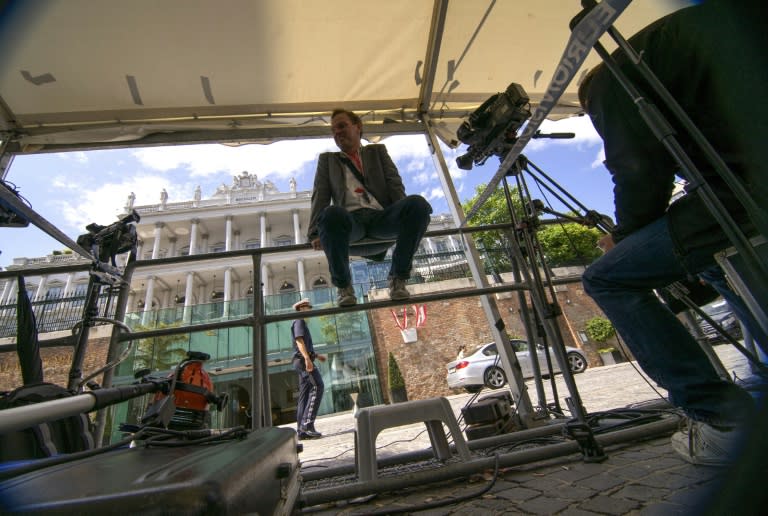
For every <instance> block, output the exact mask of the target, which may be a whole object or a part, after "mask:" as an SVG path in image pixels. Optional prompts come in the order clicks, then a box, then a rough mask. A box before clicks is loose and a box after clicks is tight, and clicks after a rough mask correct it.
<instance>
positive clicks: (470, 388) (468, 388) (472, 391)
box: [464, 385, 483, 394]
mask: <svg viewBox="0 0 768 516" xmlns="http://www.w3.org/2000/svg"><path fill="white" fill-rule="evenodd" d="M464 390H465V391H467V392H468V393H470V394H475V393H478V392H480V391H482V390H483V386H482V385H467V386H466V387H464Z"/></svg>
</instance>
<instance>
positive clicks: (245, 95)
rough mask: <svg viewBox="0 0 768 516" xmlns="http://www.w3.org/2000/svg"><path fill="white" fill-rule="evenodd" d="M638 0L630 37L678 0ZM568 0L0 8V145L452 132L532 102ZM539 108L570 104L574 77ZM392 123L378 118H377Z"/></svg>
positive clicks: (140, 0)
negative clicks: (340, 122) (426, 123)
mask: <svg viewBox="0 0 768 516" xmlns="http://www.w3.org/2000/svg"><path fill="white" fill-rule="evenodd" d="M683 5H684V3H683V2H682V1H680V0H678V1H673V0H637V1H635V2H632V4H631V5H630V6H629V7H628V8H627V10H626V11H625V13H624V14H623V15H622V16H621V17H620V18H619V20H618V22H617V23H616V27H617V28H618V29H619V30H620V31H621V32H622V33H623V34H624V35H625V36H629V35H631V34H633V33H634V32H636V31H637V30H638V29H640V28H641V27H643V26H645V25H647V24H648V23H649V22H651V21H653V20H655V19H657V18H659V17H660V16H662V15H664V14H666V13H668V12H671V11H673V10H675V9H677V8H680V7H681V6H683ZM580 9H581V6H580V2H579V0H496V1H493V0H434V1H433V0H384V1H374V0H324V1H310V0H221V1H217V2H213V1H209V0H162V1H160V0H132V1H130V2H126V1H121V0H34V1H11V2H8V3H6V5H5V8H4V12H3V15H2V18H0V51H1V52H2V59H0V114H2V117H1V118H0V130H2V131H4V132H6V134H8V135H9V136H8V137H6V138H3V139H4V140H6V141H10V143H11V144H10V146H9V147H8V148H7V151H8V152H11V153H14V154H16V153H25V152H46V151H54V150H68V149H82V148H99V147H105V146H109V147H114V146H126V145H134V146H143V145H157V144H169V143H197V142H213V141H220V142H230V143H232V142H235V143H245V142H254V141H261V142H266V141H273V140H275V139H281V138H298V137H305V136H317V135H321V134H322V135H326V134H328V128H327V121H328V116H327V115H328V114H329V112H330V111H331V110H332V109H333V108H335V107H345V108H348V109H351V110H354V111H356V112H358V113H361V114H362V113H367V114H366V115H365V117H364V120H365V122H366V124H367V127H366V133H367V134H369V135H370V134H375V133H379V134H388V133H393V132H415V131H418V130H419V127H420V126H421V120H422V118H421V116H420V114H421V113H428V114H429V115H430V116H431V118H432V119H434V120H437V121H443V122H446V124H447V125H446V128H447V130H449V131H455V128H456V127H457V126H458V124H459V123H460V121H461V119H462V118H463V117H466V115H468V114H469V113H471V112H472V111H473V110H474V109H475V108H477V107H478V106H479V105H480V104H481V103H482V102H483V101H484V100H485V99H487V98H488V97H489V96H490V95H492V94H494V93H496V92H499V91H503V90H504V89H505V88H506V87H507V85H508V84H509V83H511V82H517V83H520V84H521V85H522V86H523V88H524V89H525V90H526V92H527V93H528V94H529V96H530V98H531V101H532V103H533V106H534V107H535V105H536V103H537V102H538V100H539V99H541V96H542V94H543V92H544V91H545V89H546V88H547V85H548V83H549V80H550V79H551V77H552V74H553V72H554V70H555V67H556V65H557V63H558V61H559V60H560V57H561V55H562V53H563V49H564V47H565V44H566V42H567V40H568V37H569V35H570V33H569V29H568V24H569V21H570V20H571V18H572V17H573V16H575V15H576V14H577V13H578V12H579V11H580ZM596 62H597V57H596V56H595V55H594V52H593V53H592V54H591V56H590V57H589V58H588V60H587V62H586V64H585V66H584V68H583V71H582V72H581V73H580V74H578V75H577V76H576V79H577V80H576V81H574V82H573V83H572V84H571V85H570V87H569V88H568V90H566V93H565V95H564V96H563V98H562V99H561V101H560V103H559V105H558V106H557V108H556V109H555V110H554V111H553V113H552V115H551V116H552V117H555V118H556V117H561V116H564V115H568V114H573V113H575V112H578V110H579V108H578V102H577V99H576V88H577V82H578V78H579V77H580V76H581V74H582V73H583V72H585V71H586V70H587V69H588V68H589V67H591V66H594V65H595V64H596ZM392 121H396V122H400V123H397V124H394V123H392V124H389V123H385V122H392Z"/></svg>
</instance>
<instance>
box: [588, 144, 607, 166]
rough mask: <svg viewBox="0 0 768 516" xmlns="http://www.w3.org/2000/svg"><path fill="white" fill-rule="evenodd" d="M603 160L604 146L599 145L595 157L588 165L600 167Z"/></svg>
mask: <svg viewBox="0 0 768 516" xmlns="http://www.w3.org/2000/svg"><path fill="white" fill-rule="evenodd" d="M603 161H605V148H604V147H600V150H599V151H597V155H596V156H595V159H594V160H593V161H592V163H591V164H590V166H591V167H592V168H600V167H602V166H603Z"/></svg>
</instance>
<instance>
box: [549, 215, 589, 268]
mask: <svg viewBox="0 0 768 516" xmlns="http://www.w3.org/2000/svg"><path fill="white" fill-rule="evenodd" d="M601 236H602V233H600V231H598V230H597V229H595V228H588V227H586V226H583V225H581V224H577V223H575V222H569V223H566V224H549V225H546V226H543V227H542V228H541V229H540V230H539V232H538V233H537V237H538V239H539V243H540V244H541V249H542V250H543V251H544V256H545V257H546V260H547V263H548V264H549V265H550V266H551V267H558V266H561V265H587V264H590V263H592V262H593V261H595V260H596V259H597V258H598V257H599V256H600V255H601V254H602V253H601V252H600V249H598V248H597V241H598V240H599V239H600V237H601Z"/></svg>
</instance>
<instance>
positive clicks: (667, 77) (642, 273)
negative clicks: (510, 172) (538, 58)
mask: <svg viewBox="0 0 768 516" xmlns="http://www.w3.org/2000/svg"><path fill="white" fill-rule="evenodd" d="M761 3H762V2H758V1H755V0H745V1H743V2H725V1H719V0H710V1H707V2H705V3H703V4H702V5H697V6H694V7H689V8H685V9H681V10H679V11H676V12H674V13H672V14H670V15H668V16H666V17H664V18H662V19H661V20H658V21H657V22H655V23H653V24H651V25H650V26H648V27H646V28H645V29H643V30H642V31H640V32H639V33H638V34H636V35H635V36H633V37H632V38H631V39H630V43H631V44H632V46H633V47H634V49H635V50H636V51H638V52H640V53H642V56H643V60H644V61H645V62H646V63H647V64H648V66H649V67H650V68H651V70H652V71H653V72H654V73H655V74H656V76H657V77H658V78H659V79H660V81H661V82H662V84H664V85H665V86H666V88H667V89H668V90H669V91H670V93H671V94H672V96H673V97H674V98H675V99H676V100H677V101H678V102H679V103H680V105H681V106H682V108H683V109H684V110H685V111H686V113H687V114H688V115H689V116H690V117H691V118H692V120H693V122H694V123H695V124H696V126H697V127H698V128H699V129H700V130H701V131H702V132H703V133H704V136H705V137H706V138H707V139H708V140H709V141H710V142H711V143H712V144H713V145H714V146H715V148H716V150H717V152H718V153H719V154H720V156H722V158H723V159H724V160H725V161H726V162H727V164H728V165H729V167H730V168H731V170H733V171H734V173H736V174H737V175H738V177H739V178H740V180H741V181H743V182H744V183H745V184H746V186H747V189H748V190H749V191H750V192H752V193H753V195H754V196H755V198H756V199H758V200H762V199H765V198H766V197H765V196H766V184H765V180H766V174H765V168H766V163H765V160H764V158H763V156H761V155H760V154H761V151H759V149H761V148H762V145H764V142H765V138H766V136H768V132H767V131H766V125H765V116H766V112H765V111H766V109H765V107H766V104H767V103H766V102H764V101H763V100H757V99H756V100H755V108H754V109H751V106H750V109H749V110H747V109H745V105H744V102H745V101H747V99H749V98H750V95H759V94H760V93H759V92H764V91H766V86H768V81H767V80H766V70H768V62H766V57H765V56H766V54H765V52H764V51H763V46H762V45H760V42H761V41H762V40H764V36H763V28H762V22H761V21H760V20H764V19H765V16H764V14H762V13H763V10H762V9H763V6H762V5H761ZM614 57H615V58H616V60H617V62H618V64H619V66H620V67H621V69H622V70H623V71H625V73H626V74H627V75H628V76H629V77H630V79H631V80H632V82H633V83H634V84H635V85H636V86H637V87H638V89H639V90H640V91H641V92H642V94H643V95H644V96H646V97H649V98H651V99H652V101H653V103H654V104H656V105H657V106H658V107H660V108H661V107H662V103H661V102H660V101H659V100H658V99H656V97H655V95H654V93H653V91H652V90H651V88H650V87H649V86H648V85H647V84H646V83H645V82H644V80H643V79H642V78H641V77H640V76H639V74H637V73H635V72H634V71H633V68H632V67H631V66H630V65H629V63H628V60H627V59H626V58H625V57H624V56H623V55H622V54H620V53H616V55H615V56H614ZM750 92H751V93H750ZM579 97H580V99H581V102H582V105H583V106H584V108H585V110H586V111H587V112H588V113H589V115H590V117H591V119H592V123H593V124H594V126H595V129H596V130H597V132H598V133H600V135H601V137H602V138H603V141H604V145H605V158H606V159H605V166H606V167H607V168H608V170H609V171H610V172H611V175H612V178H613V182H614V184H615V187H614V196H615V206H616V222H617V225H616V227H615V229H614V231H613V232H612V234H611V235H608V236H607V237H605V238H604V239H603V240H602V241H601V242H600V246H601V247H602V248H603V249H604V251H605V254H604V255H603V257H602V258H600V259H598V260H597V261H596V262H595V263H593V264H592V265H591V266H590V267H589V268H588V269H587V271H586V272H585V273H584V276H583V283H584V289H585V291H586V292H587V293H588V294H589V295H590V296H592V297H593V298H594V300H595V302H596V303H597V304H598V305H599V306H600V308H602V310H603V311H604V312H605V314H606V315H607V316H608V318H609V319H610V320H611V321H612V323H613V324H614V326H615V327H616V329H617V330H618V332H619V333H620V334H621V335H622V337H623V338H624V340H625V341H626V343H627V345H628V346H629V348H630V349H631V350H632V353H633V354H634V355H635V357H637V360H638V362H639V363H640V364H641V365H642V367H643V369H644V370H645V371H646V372H647V373H648V374H649V375H650V376H651V377H652V378H653V379H654V380H656V381H657V382H658V383H659V384H660V385H661V386H663V387H664V388H666V389H667V390H668V391H669V398H670V401H671V402H672V403H673V404H674V405H676V406H678V407H680V408H681V409H683V411H684V412H685V413H686V415H687V416H688V417H689V425H688V430H687V431H686V432H678V433H676V434H675V435H674V436H673V438H672V445H673V448H674V449H675V450H676V451H677V452H678V453H679V454H681V455H682V456H683V457H684V458H685V459H686V460H688V461H690V462H693V463H697V464H712V465H717V464H724V463H728V462H729V461H730V460H732V458H733V455H732V454H733V451H734V449H735V448H736V445H737V444H738V443H739V440H740V439H741V436H742V432H741V430H744V429H746V428H748V427H749V424H750V422H752V421H753V417H754V415H755V407H754V401H753V399H752V398H751V397H750V395H749V394H748V393H747V392H746V391H745V390H743V389H741V388H740V387H738V386H736V385H735V384H734V383H732V382H729V381H725V380H723V379H721V378H720V377H719V376H718V375H717V373H716V371H715V369H714V368H713V367H712V365H711V363H710V362H709V360H708V359H707V356H706V355H705V354H704V352H703V351H702V350H701V348H700V347H699V345H698V344H697V343H696V341H695V340H694V338H693V337H692V336H691V334H690V333H689V332H688V331H687V330H686V328H685V327H684V326H683V325H682V323H681V322H680V321H679V320H678V319H677V318H676V317H675V316H674V315H673V314H672V313H671V312H670V311H669V310H668V309H667V308H665V307H664V306H663V305H662V304H661V303H660V301H659V299H658V298H657V297H656V296H655V295H654V293H653V290H654V289H657V288H663V287H665V286H667V285H669V284H671V283H673V282H675V281H679V280H682V279H684V278H686V277H691V276H693V275H697V274H702V275H704V276H705V277H707V278H708V279H709V280H710V281H712V280H713V279H716V278H717V277H718V276H719V277H720V278H722V274H719V275H718V274H717V273H718V272H719V271H717V269H716V267H717V266H716V264H715V260H714V257H713V254H714V253H716V252H717V251H720V250H722V249H724V248H726V247H728V246H729V245H730V243H729V241H728V239H727V238H726V236H725V234H724V232H723V231H722V229H721V228H720V227H719V225H718V224H717V222H716V221H715V219H714V218H713V216H712V215H711V214H710V212H709V210H708V209H707V208H706V206H705V205H704V203H703V202H702V200H701V198H700V197H699V195H698V194H697V193H696V192H691V193H689V194H688V195H685V196H683V197H682V198H680V199H678V200H677V201H675V202H673V203H672V204H671V205H670V204H669V201H670V197H671V193H672V186H673V180H674V178H675V174H677V173H680V170H679V169H678V168H677V165H676V163H675V161H674V160H673V158H672V156H671V155H670V154H669V152H668V151H667V149H666V148H665V146H664V145H663V144H661V143H660V142H659V140H658V139H657V137H656V136H655V135H654V134H653V133H652V131H651V130H650V129H649V128H648V126H647V125H646V123H645V121H644V120H643V118H642V117H641V116H640V114H639V112H638V109H637V106H635V105H634V103H633V102H632V99H631V98H630V97H629V95H628V94H627V93H626V92H625V91H624V90H623V88H622V87H621V86H620V85H619V84H618V82H617V81H616V79H615V78H614V77H613V76H612V74H611V73H610V71H609V70H608V69H607V67H606V66H604V65H601V66H599V67H597V68H596V69H594V70H593V71H591V72H590V74H589V75H588V77H587V78H586V80H585V81H584V82H583V83H582V85H581V87H580V90H579ZM747 102H748V101H747ZM666 118H667V119H668V120H669V121H670V122H671V123H673V125H674V124H675V122H674V119H673V118H672V116H670V115H667V116H666ZM675 129H677V136H678V138H679V141H680V144H681V145H682V147H683V148H684V149H685V150H686V152H687V153H688V155H689V156H690V157H691V159H692V160H693V162H694V163H695V164H696V166H697V167H698V169H699V170H700V171H701V172H702V174H703V175H704V177H705V178H706V179H707V182H708V184H709V185H710V186H711V187H712V188H713V190H714V191H715V193H716V195H717V196H718V198H719V199H720V200H721V202H722V203H723V204H724V205H725V206H726V208H727V209H728V211H729V213H730V214H731V215H732V216H733V217H734V218H735V220H736V221H737V222H738V223H739V224H740V225H742V227H744V228H747V229H748V228H750V218H749V217H748V216H747V213H746V212H745V210H744V208H743V206H742V205H741V203H740V202H739V199H738V198H737V197H736V196H735V195H734V194H733V193H732V192H731V191H730V189H729V188H728V187H727V186H726V185H725V184H724V183H723V181H722V180H721V179H720V178H719V176H718V175H717V174H716V173H715V171H714V170H713V168H712V166H711V165H710V164H709V163H708V162H707V161H706V159H705V158H704V157H703V156H702V153H701V151H700V150H699V149H698V147H697V146H696V145H695V144H694V143H693V142H692V141H691V139H690V138H689V137H688V135H687V134H686V133H685V131H684V130H682V129H680V128H679V127H675ZM716 283H717V282H715V281H713V286H715V287H717V288H719V289H722V288H725V284H724V282H722V281H721V282H719V284H716ZM763 345H766V343H763Z"/></svg>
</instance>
